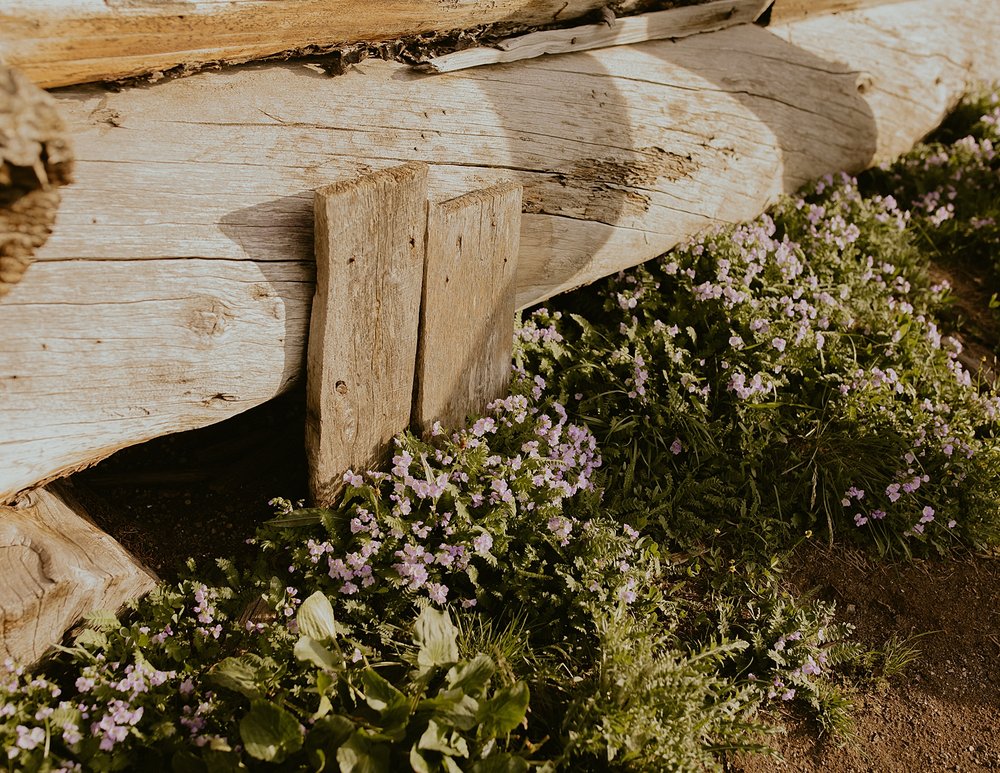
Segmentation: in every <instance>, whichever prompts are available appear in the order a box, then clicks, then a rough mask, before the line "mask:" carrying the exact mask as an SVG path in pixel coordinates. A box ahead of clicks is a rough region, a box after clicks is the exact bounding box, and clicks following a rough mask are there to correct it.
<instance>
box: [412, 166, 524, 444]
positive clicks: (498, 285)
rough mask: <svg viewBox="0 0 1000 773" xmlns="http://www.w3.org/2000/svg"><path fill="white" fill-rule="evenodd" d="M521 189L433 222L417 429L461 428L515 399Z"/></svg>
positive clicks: (443, 210)
mask: <svg viewBox="0 0 1000 773" xmlns="http://www.w3.org/2000/svg"><path fill="white" fill-rule="evenodd" d="M521 192H522V191H521V185H520V184H517V183H505V184H501V185H496V186H494V187H492V188H487V189H486V190H482V191H475V192H473V193H469V194H467V195H465V196H460V197H458V198H456V199H452V200H451V201H447V202H445V203H443V204H437V205H432V206H431V208H430V212H429V214H428V218H427V260H426V264H425V269H424V292H423V305H422V308H421V318H420V345H419V350H418V355H417V377H416V387H415V398H414V425H415V426H416V427H417V429H418V430H419V431H422V432H425V431H427V430H428V429H430V427H431V425H432V424H433V422H435V421H441V422H442V424H444V425H445V426H447V427H458V426H461V425H462V424H463V423H464V422H465V420H466V418H467V417H468V416H470V415H476V414H481V413H483V412H484V411H485V409H486V405H487V404H488V403H489V402H490V401H491V400H494V399H496V398H498V397H502V396H503V395H504V394H505V393H506V391H507V385H508V382H509V379H510V363H511V354H512V351H511V350H512V346H513V339H514V307H515V296H516V290H517V286H516V281H515V279H516V273H517V253H518V249H519V248H520V234H521Z"/></svg>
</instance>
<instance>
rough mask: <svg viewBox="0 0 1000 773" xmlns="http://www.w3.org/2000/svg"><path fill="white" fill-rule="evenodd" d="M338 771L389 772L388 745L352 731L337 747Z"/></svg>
mask: <svg viewBox="0 0 1000 773" xmlns="http://www.w3.org/2000/svg"><path fill="white" fill-rule="evenodd" d="M337 762H339V763H340V773H389V747H387V746H386V745H384V744H376V743H372V742H371V741H369V740H368V739H367V738H365V737H364V736H363V735H361V734H360V733H354V734H353V735H352V736H351V737H350V738H349V739H347V742H346V743H345V744H343V745H342V746H341V747H340V748H339V749H337Z"/></svg>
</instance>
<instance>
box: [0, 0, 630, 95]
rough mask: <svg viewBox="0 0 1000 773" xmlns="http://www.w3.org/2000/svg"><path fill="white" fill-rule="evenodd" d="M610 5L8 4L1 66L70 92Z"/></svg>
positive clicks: (362, 0)
mask: <svg viewBox="0 0 1000 773" xmlns="http://www.w3.org/2000/svg"><path fill="white" fill-rule="evenodd" d="M605 2H606V0H489V2H469V0H462V1H461V2H458V1H454V2H450V1H449V2H442V0H379V2H377V3H373V2H370V0H229V1H228V2H220V1H219V0H166V1H164V0H5V2H3V3H2V4H0V60H2V61H5V62H6V63H7V64H10V65H14V66H17V67H20V68H21V69H23V70H24V71H25V72H26V73H27V74H28V75H29V77H31V78H32V79H33V80H34V81H35V82H36V83H38V84H39V85H42V86H45V87H51V86H65V85H68V84H72V83H86V82H88V81H96V80H114V79H116V78H123V77H128V76H133V75H141V74H144V73H149V72H153V71H159V70H166V69H170V68H172V67H178V66H186V67H198V66H200V65H204V64H206V63H211V62H230V63H232V62H246V61H250V60H252V59H259V58H261V57H264V56H270V55H274V54H278V53H281V52H284V51H290V50H302V49H312V50H315V49H324V48H330V47H333V46H337V45H342V44H344V43H354V42H359V41H378V40H389V39H393V38H398V37H405V36H410V35H416V34H420V33H427V32H446V31H448V30H457V29H467V28H469V27H475V26H477V25H482V24H510V25H517V26H523V25H536V26H537V25H545V24H551V23H553V22H556V21H558V22H563V21H566V20H568V19H573V18H575V17H578V16H580V15H582V14H586V13H588V12H591V11H594V10H595V9H598V8H601V7H602V6H603V5H604V4H605ZM634 2H635V0H624V2H623V3H619V5H624V6H626V7H628V6H629V5H632V4H634Z"/></svg>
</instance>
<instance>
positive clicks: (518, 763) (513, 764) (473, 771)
mask: <svg viewBox="0 0 1000 773" xmlns="http://www.w3.org/2000/svg"><path fill="white" fill-rule="evenodd" d="M527 770H528V763H527V762H525V761H524V760H523V759H522V758H521V757H517V756H515V755H513V754H494V755H493V756H492V757H487V758H486V759H485V760H479V762H477V763H476V764H474V765H473V766H472V767H471V768H469V773H525V771H527Z"/></svg>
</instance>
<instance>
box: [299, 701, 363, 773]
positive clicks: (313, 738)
mask: <svg viewBox="0 0 1000 773" xmlns="http://www.w3.org/2000/svg"><path fill="white" fill-rule="evenodd" d="M353 732H354V723H353V722H352V721H351V720H349V719H348V718H347V717H344V716H341V715H339V714H331V715H329V716H326V717H323V718H322V719H320V720H317V721H316V722H315V723H313V726H312V727H311V728H310V729H309V735H307V736H306V744H305V745H306V750H307V751H308V752H309V756H310V758H311V759H313V760H314V761H315V762H316V770H318V771H332V770H337V769H338V768H339V765H338V764H337V763H335V762H334V761H333V760H334V756H335V750H336V749H337V747H338V746H340V745H341V744H343V743H344V742H345V741H346V740H347V739H348V738H350V737H351V734H352V733H353Z"/></svg>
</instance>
